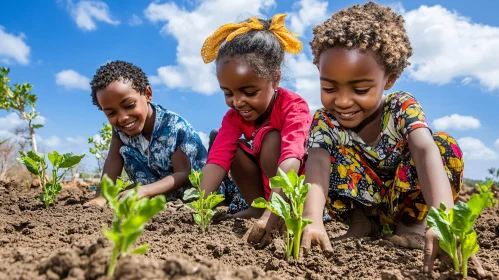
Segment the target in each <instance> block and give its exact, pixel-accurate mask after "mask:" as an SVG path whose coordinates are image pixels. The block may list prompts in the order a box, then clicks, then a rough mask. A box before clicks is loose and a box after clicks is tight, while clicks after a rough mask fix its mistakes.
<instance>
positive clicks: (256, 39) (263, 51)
mask: <svg viewBox="0 0 499 280" xmlns="http://www.w3.org/2000/svg"><path fill="white" fill-rule="evenodd" d="M258 20H259V21H260V23H261V24H262V25H263V29H262V30H251V31H249V32H246V33H243V34H241V35H238V36H236V37H235V38H234V39H232V40H231V41H230V42H226V43H224V44H222V46H220V49H219V50H218V55H217V59H216V65H217V66H218V62H219V61H220V60H222V59H223V58H225V57H235V58H239V59H242V60H243V61H245V62H246V63H248V64H249V65H250V66H251V69H252V70H253V71H254V72H255V73H256V75H257V76H258V77H260V78H263V79H266V80H267V81H270V82H275V78H276V75H275V73H276V72H278V71H280V69H281V65H282V63H283V61H284V49H283V47H282V45H281V43H280V42H279V40H278V39H277V37H276V36H275V35H274V33H272V32H271V31H270V30H269V27H270V23H271V21H270V20H263V19H258Z"/></svg>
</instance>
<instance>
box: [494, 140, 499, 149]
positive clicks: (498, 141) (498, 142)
mask: <svg viewBox="0 0 499 280" xmlns="http://www.w3.org/2000/svg"><path fill="white" fill-rule="evenodd" d="M494 146H495V147H496V149H498V150H499V139H497V140H496V141H495V142H494Z"/></svg>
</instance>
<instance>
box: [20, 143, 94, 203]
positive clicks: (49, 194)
mask: <svg viewBox="0 0 499 280" xmlns="http://www.w3.org/2000/svg"><path fill="white" fill-rule="evenodd" d="M19 154H20V157H19V158H17V160H18V161H19V162H21V163H22V164H24V165H25V166H26V168H27V169H28V171H29V172H31V173H32V174H33V175H36V176H39V177H40V181H41V185H42V187H43V193H42V194H41V195H40V197H39V198H40V200H41V201H43V202H44V203H45V207H46V208H48V207H49V206H50V205H55V198H56V197H57V195H58V194H59V193H60V192H61V191H62V186H61V180H62V178H63V177H64V174H65V173H66V172H67V171H68V170H69V169H71V168H72V167H73V166H75V165H77V164H78V163H80V161H81V159H82V158H83V157H84V156H85V155H83V154H81V155H74V154H72V153H66V154H63V155H60V154H59V153H58V152H57V151H53V152H52V153H49V154H48V158H49V160H50V163H52V174H51V175H52V178H50V179H49V178H48V177H47V176H46V175H48V174H47V168H48V164H47V162H46V161H45V155H44V154H42V153H37V152H33V151H29V152H27V153H24V152H22V151H19ZM61 170H62V173H61V174H59V171H61Z"/></svg>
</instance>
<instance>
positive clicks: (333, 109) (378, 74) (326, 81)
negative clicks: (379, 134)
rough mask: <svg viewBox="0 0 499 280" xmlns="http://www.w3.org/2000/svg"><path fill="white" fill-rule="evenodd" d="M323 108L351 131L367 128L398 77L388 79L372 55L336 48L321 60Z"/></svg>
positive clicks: (326, 52)
mask: <svg viewBox="0 0 499 280" xmlns="http://www.w3.org/2000/svg"><path fill="white" fill-rule="evenodd" d="M319 72H320V80H321V101H322V105H324V107H325V108H326V109H327V110H328V111H329V112H330V113H332V114H333V115H334V117H335V118H336V119H337V120H338V122H339V123H340V124H341V125H343V126H345V127H347V128H356V127H357V126H359V125H360V126H363V125H365V123H363V122H364V121H365V120H371V119H372V118H370V117H371V116H373V114H375V113H376V112H379V110H378V109H380V106H381V102H382V101H383V91H384V90H388V89H390V88H391V87H392V85H393V84H394V83H395V81H396V79H397V74H396V73H393V74H389V75H386V74H385V71H384V69H383V68H382V67H381V66H380V65H379V63H378V62H377V61H376V59H375V58H374V54H373V53H372V52H370V51H366V52H365V53H362V52H360V51H359V50H358V49H351V50H348V49H346V48H342V47H339V46H337V47H332V48H329V49H327V50H325V51H324V52H322V54H321V56H320V59H319Z"/></svg>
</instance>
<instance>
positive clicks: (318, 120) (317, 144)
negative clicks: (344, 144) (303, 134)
mask: <svg viewBox="0 0 499 280" xmlns="http://www.w3.org/2000/svg"><path fill="white" fill-rule="evenodd" d="M339 133H346V132H344V131H341V130H340V128H339V124H337V123H336V121H333V120H331V119H330V118H329V117H328V115H327V113H326V111H325V110H324V109H319V110H317V111H316V112H315V114H314V117H313V118H312V124H311V125H310V130H309V134H308V139H307V144H306V147H307V150H309V149H311V148H322V149H325V150H327V151H328V153H329V154H332V153H333V149H334V146H335V145H334V144H333V142H336V140H337V139H338V134H339Z"/></svg>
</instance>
